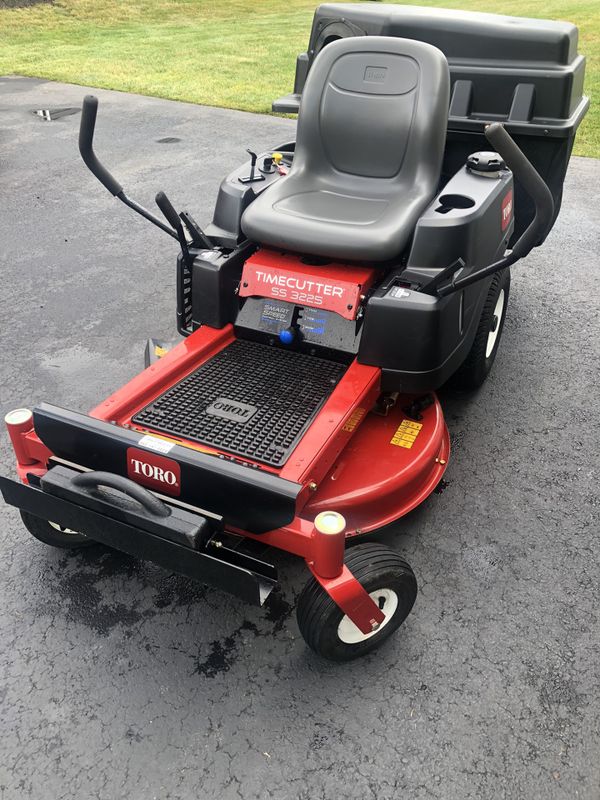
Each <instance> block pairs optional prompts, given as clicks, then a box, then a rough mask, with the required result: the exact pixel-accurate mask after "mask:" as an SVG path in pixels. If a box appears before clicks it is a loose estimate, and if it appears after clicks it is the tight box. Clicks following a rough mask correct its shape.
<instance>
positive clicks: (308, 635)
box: [296, 543, 417, 661]
mask: <svg viewBox="0 0 600 800" xmlns="http://www.w3.org/2000/svg"><path fill="white" fill-rule="evenodd" d="M345 562H346V565H347V567H348V569H350V571H351V572H352V573H353V575H354V576H355V577H356V578H357V579H358V580H359V581H360V583H361V584H362V585H363V586H364V588H365V589H366V591H367V592H369V593H371V592H377V591H379V590H381V591H382V592H387V593H392V595H395V597H396V599H397V606H396V608H395V609H394V611H393V613H392V614H391V615H390V617H389V618H388V619H387V620H386V621H384V622H383V623H382V625H381V627H380V628H379V630H378V631H376V632H374V633H372V634H370V635H369V636H368V638H364V639H363V640H362V641H357V642H347V641H343V640H342V639H341V638H340V632H339V628H340V623H342V620H344V626H345V629H344V630H345V631H347V630H348V625H350V627H351V628H354V629H355V631H356V633H357V634H358V636H359V637H360V636H361V634H360V632H359V631H358V629H357V628H356V627H355V626H353V625H352V623H350V621H349V620H348V618H347V617H345V615H344V612H343V611H342V610H341V609H340V608H339V607H338V606H337V605H336V604H335V603H334V602H333V600H332V599H331V598H330V597H329V595H328V594H327V592H326V591H325V590H324V589H323V588H322V587H321V585H320V584H319V582H318V581H317V580H316V579H315V578H311V579H310V581H309V582H308V583H307V584H306V586H305V587H304V589H303V590H302V592H301V593H300V597H299V598H298V607H297V612H296V614H297V619H298V627H299V628H300V633H301V634H302V636H303V638H304V640H305V642H306V644H307V645H308V646H309V647H310V648H311V649H312V650H314V651H315V653H318V654H319V655H320V656H322V657H323V658H327V659H329V660H330V661H351V660H352V659H354V658H358V657H359V656H363V655H365V654H366V653H369V652H371V651H372V650H375V649H376V648H377V647H379V646H380V645H381V644H382V643H383V642H384V641H385V640H386V639H388V638H389V637H390V636H391V635H392V633H394V631H395V630H397V628H399V627H400V625H401V624H402V623H403V622H404V620H405V619H406V617H407V616H408V615H409V613H410V610H411V609H412V607H413V605H414V602H415V599H416V597H417V580H416V578H415V574H414V572H413V571H412V569H411V568H410V566H409V565H408V564H407V563H406V561H404V559H403V558H400V556H399V555H398V554H397V553H396V552H395V551H394V550H392V549H391V548H389V547H385V546H384V545H381V544H376V543H367V544H360V545H356V547H353V548H352V549H351V550H350V551H348V552H347V553H346V557H345ZM389 596H390V597H391V595H389ZM384 598H385V595H382V599H384ZM390 602H392V603H393V600H392V599H390ZM383 609H384V610H385V606H383Z"/></svg>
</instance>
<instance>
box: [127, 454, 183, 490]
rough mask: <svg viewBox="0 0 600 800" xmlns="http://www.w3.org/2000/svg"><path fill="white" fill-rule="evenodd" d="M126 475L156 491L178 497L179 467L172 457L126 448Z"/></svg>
mask: <svg viewBox="0 0 600 800" xmlns="http://www.w3.org/2000/svg"><path fill="white" fill-rule="evenodd" d="M127 475H128V477H129V478H131V480H132V481H135V482H136V483H141V484H142V485H143V486H147V487H148V488H150V489H156V491H157V492H162V493H163V494H170V495H173V496H174V497H178V496H179V494H180V492H181V467H180V466H179V464H178V463H177V461H173V459H172V458H165V457H164V456H159V455H157V454H156V453H149V452H148V451H147V450H139V449H138V448H137V447H128V448H127Z"/></svg>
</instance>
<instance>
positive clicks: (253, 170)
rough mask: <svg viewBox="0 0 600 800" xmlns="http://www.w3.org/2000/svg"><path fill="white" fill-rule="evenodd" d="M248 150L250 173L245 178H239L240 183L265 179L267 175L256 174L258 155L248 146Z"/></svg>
mask: <svg viewBox="0 0 600 800" xmlns="http://www.w3.org/2000/svg"><path fill="white" fill-rule="evenodd" d="M246 152H247V153H248V154H249V155H250V175H248V176H246V177H244V178H238V181H239V182H240V183H254V181H264V179H265V176H264V175H261V174H260V173H258V175H257V174H256V159H257V158H258V156H257V155H256V153H254V152H252V150H250V149H249V148H246Z"/></svg>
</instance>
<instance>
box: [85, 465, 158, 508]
mask: <svg viewBox="0 0 600 800" xmlns="http://www.w3.org/2000/svg"><path fill="white" fill-rule="evenodd" d="M72 483H73V485H74V486H81V487H83V488H95V489H96V488H98V487H99V486H107V487H109V488H110V489H116V490H117V491H118V492H122V493H123V494H125V495H127V496H128V497H131V499H132V500H135V501H137V502H138V503H139V504H140V505H141V506H143V508H145V509H146V511H147V512H148V513H149V514H152V515H153V516H155V517H168V516H169V514H170V513H171V512H170V511H169V508H168V506H166V505H165V504H164V503H163V502H161V501H160V500H159V499H158V497H155V496H154V495H153V494H151V493H150V492H149V491H148V490H147V489H144V488H143V487H142V486H139V485H138V484H137V483H134V482H133V481H132V480H129V478H125V477H123V475H115V474H114V473H112V472H82V473H81V474H80V475H76V476H75V477H74V478H73V480H72Z"/></svg>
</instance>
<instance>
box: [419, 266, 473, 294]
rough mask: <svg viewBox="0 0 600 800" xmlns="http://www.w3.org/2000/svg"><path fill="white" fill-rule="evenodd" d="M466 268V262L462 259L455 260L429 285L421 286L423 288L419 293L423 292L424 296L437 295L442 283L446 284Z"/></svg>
mask: <svg viewBox="0 0 600 800" xmlns="http://www.w3.org/2000/svg"><path fill="white" fill-rule="evenodd" d="M464 267H465V262H464V261H463V260H462V258H457V259H455V260H454V261H453V262H452V263H451V264H448V266H447V267H444V269H443V270H441V271H440V272H438V274H437V275H435V276H434V277H433V278H432V279H431V280H430V281H429V282H428V283H426V284H424V285H423V286H421V288H420V289H418V290H417V291H419V292H422V293H423V294H432V295H435V294H436V293H437V288H438V286H439V285H440V283H444V281H447V280H448V278H451V277H452V276H453V275H454V274H455V273H456V272H458V271H459V270H461V269H464Z"/></svg>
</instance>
